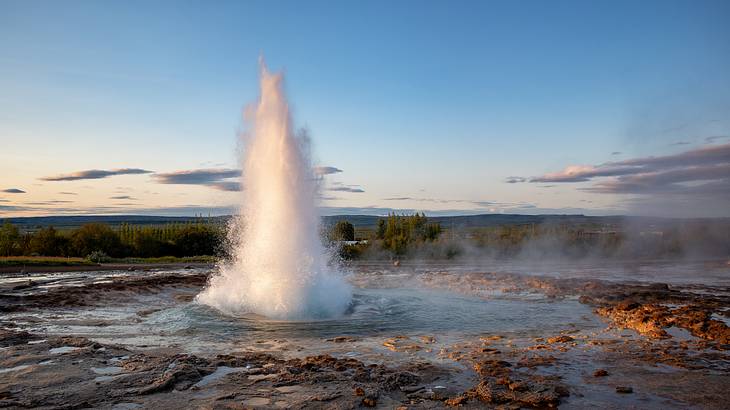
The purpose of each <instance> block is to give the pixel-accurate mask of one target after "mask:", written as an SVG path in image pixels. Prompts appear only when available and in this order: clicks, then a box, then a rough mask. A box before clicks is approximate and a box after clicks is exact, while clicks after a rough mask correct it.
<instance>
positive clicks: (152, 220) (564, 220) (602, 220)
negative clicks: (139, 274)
mask: <svg viewBox="0 0 730 410" xmlns="http://www.w3.org/2000/svg"><path fill="white" fill-rule="evenodd" d="M229 218H230V216H217V217H210V218H208V217H203V218H196V217H183V216H149V215H73V216H37V217H21V218H5V219H6V220H8V221H10V222H11V223H13V224H15V225H16V226H18V227H19V228H20V229H22V230H25V231H33V230H36V229H38V228H40V227H44V226H50V225H52V226H54V227H56V228H58V229H73V228H77V227H79V226H81V225H83V224H87V223H92V222H100V223H105V224H108V225H112V226H118V225H121V224H122V223H128V224H131V225H161V224H166V223H172V222H178V223H185V222H193V221H196V220H197V221H199V220H204V221H214V222H220V223H224V222H226V221H227V220H228V219H229ZM381 218H382V217H380V216H373V215H332V216H324V217H323V218H322V219H323V222H324V224H326V225H333V224H335V223H336V222H337V221H341V220H347V221H349V222H350V223H351V224H353V225H354V226H355V227H356V228H372V227H375V226H376V225H377V223H378V219H381ZM0 220H1V219H0ZM429 220H430V221H432V222H439V223H440V224H441V226H442V227H443V228H445V229H463V228H484V227H494V226H501V225H522V224H551V223H553V224H569V225H586V224H600V225H616V224H621V223H627V222H630V223H641V224H666V223H677V222H681V221H687V220H678V219H664V218H646V217H634V216H585V215H518V214H482V215H458V216H433V217H429ZM719 220H720V219H718V221H719ZM729 220H730V219H728V218H723V219H722V221H724V222H725V223H727V222H728V221H729Z"/></svg>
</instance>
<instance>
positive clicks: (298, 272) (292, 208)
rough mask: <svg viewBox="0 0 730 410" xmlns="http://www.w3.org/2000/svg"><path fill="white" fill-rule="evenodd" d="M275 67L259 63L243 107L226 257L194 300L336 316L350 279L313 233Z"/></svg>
mask: <svg viewBox="0 0 730 410" xmlns="http://www.w3.org/2000/svg"><path fill="white" fill-rule="evenodd" d="M282 83H283V78H282V75H281V74H272V73H269V72H268V71H267V69H266V66H265V65H264V64H263V63H262V64H261V97H260V99H259V101H258V103H257V105H256V106H255V107H253V108H254V109H255V110H253V111H252V112H251V113H250V115H251V117H252V118H250V119H249V120H250V121H251V122H252V129H251V133H250V135H248V136H247V137H246V138H245V139H246V141H245V144H246V145H245V146H246V150H245V158H244V160H243V176H242V179H241V182H242V185H243V187H244V190H243V202H242V206H241V213H240V215H241V216H240V221H238V222H239V223H238V224H237V225H238V227H240V228H241V229H232V230H231V233H230V238H229V239H230V240H231V243H232V244H233V260H232V261H231V262H230V263H227V264H224V265H222V266H220V269H219V272H218V273H217V274H216V275H214V276H213V277H212V278H211V280H210V283H209V284H208V287H207V288H206V289H205V290H204V291H203V292H202V293H201V294H199V295H198V297H197V300H198V301H199V302H201V303H205V304H207V305H210V306H212V307H215V308H216V309H218V310H220V311H222V312H224V313H228V314H234V315H236V314H244V313H257V314H260V315H264V316H267V317H269V318H277V319H308V318H323V317H331V316H337V315H340V314H342V313H344V311H345V310H346V309H347V306H348V304H349V302H350V298H351V293H350V287H349V285H348V284H347V283H346V282H345V280H344V279H343V278H342V276H341V275H338V274H337V273H336V272H332V271H331V270H330V268H329V267H328V266H327V258H326V256H325V249H324V247H323V245H322V242H321V240H320V237H319V216H318V214H317V207H316V204H317V197H318V195H317V191H318V183H317V178H316V175H315V173H314V170H313V168H312V164H311V162H310V158H309V155H308V150H307V141H306V138H298V137H297V136H296V135H295V134H294V132H293V127H292V124H291V118H290V116H289V106H288V104H287V101H286V97H285V95H284V91H283V84H282Z"/></svg>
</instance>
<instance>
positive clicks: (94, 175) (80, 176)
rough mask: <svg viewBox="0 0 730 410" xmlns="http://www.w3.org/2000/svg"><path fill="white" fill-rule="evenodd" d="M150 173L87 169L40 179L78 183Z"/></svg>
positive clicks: (147, 172) (137, 169)
mask: <svg viewBox="0 0 730 410" xmlns="http://www.w3.org/2000/svg"><path fill="white" fill-rule="evenodd" d="M150 173H152V171H148V170H146V169H141V168H119V169H109V170H104V169H88V170H85V171H77V172H72V173H70V174H61V175H55V176H50V177H43V178H40V179H41V180H43V181H79V180H84V179H101V178H107V177H111V176H115V175H138V174H150Z"/></svg>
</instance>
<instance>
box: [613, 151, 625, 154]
mask: <svg viewBox="0 0 730 410" xmlns="http://www.w3.org/2000/svg"><path fill="white" fill-rule="evenodd" d="M621 154H622V152H621V151H614V152H612V153H611V155H621Z"/></svg>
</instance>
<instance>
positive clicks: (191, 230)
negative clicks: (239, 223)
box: [0, 222, 225, 263]
mask: <svg viewBox="0 0 730 410" xmlns="http://www.w3.org/2000/svg"><path fill="white" fill-rule="evenodd" d="M224 237H225V232H224V229H223V227H222V226H220V225H217V224H211V223H205V222H187V223H170V224H164V225H161V226H144V227H140V226H132V225H128V224H121V225H120V226H119V227H118V228H117V229H113V228H112V227H110V226H109V225H106V224H102V223H89V224H85V225H82V226H81V227H79V228H77V229H74V230H71V231H65V232H59V231H57V230H56V229H55V228H54V227H52V226H48V227H44V228H41V229H39V230H37V231H36V232H25V233H21V232H20V231H19V230H18V228H17V227H16V226H14V225H12V224H10V223H9V222H5V223H3V224H2V226H0V256H62V257H77V258H86V259H88V260H89V261H91V262H94V263H104V262H115V261H119V260H123V259H122V258H127V257H135V258H152V259H149V260H154V259H157V258H160V257H170V258H185V257H197V256H209V257H212V256H215V255H218V254H220V252H221V247H222V243H223V241H224ZM176 261H177V260H176ZM183 261H184V259H183ZM206 261H207V260H206Z"/></svg>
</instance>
